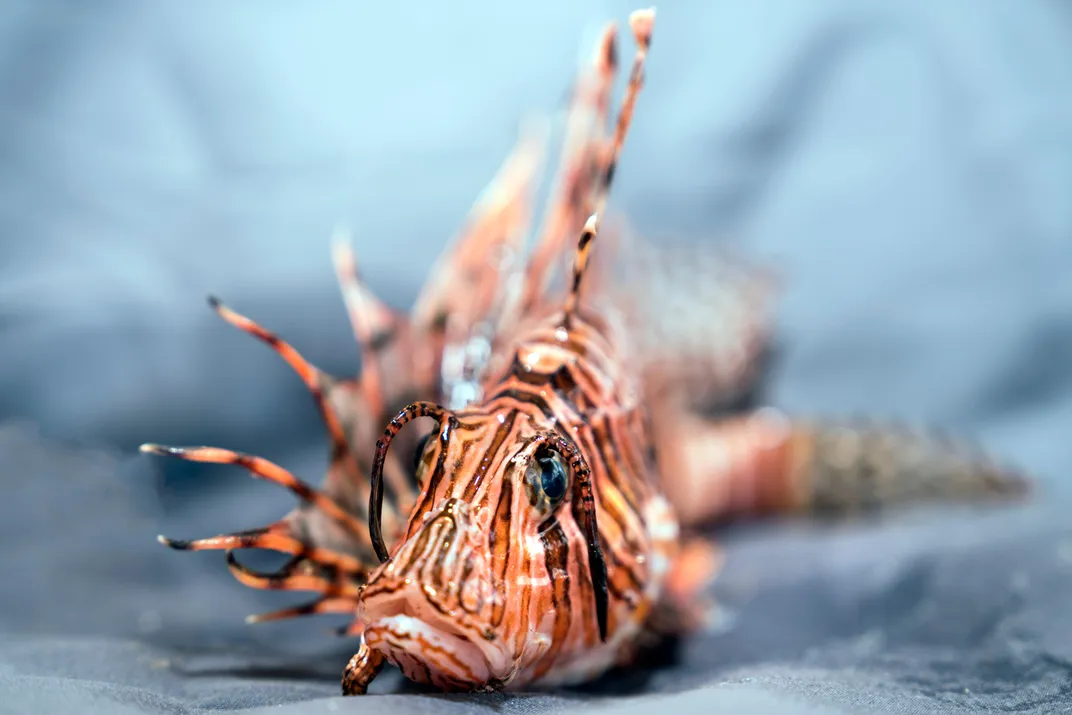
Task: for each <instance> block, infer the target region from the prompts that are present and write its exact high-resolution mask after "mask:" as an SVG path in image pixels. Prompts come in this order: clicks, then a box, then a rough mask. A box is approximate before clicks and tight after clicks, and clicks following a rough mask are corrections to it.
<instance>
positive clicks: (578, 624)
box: [142, 9, 1027, 694]
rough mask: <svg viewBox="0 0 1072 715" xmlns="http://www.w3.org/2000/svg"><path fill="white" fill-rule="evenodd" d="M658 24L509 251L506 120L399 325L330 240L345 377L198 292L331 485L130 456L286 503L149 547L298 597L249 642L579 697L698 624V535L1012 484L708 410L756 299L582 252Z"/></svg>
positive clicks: (598, 84)
mask: <svg viewBox="0 0 1072 715" xmlns="http://www.w3.org/2000/svg"><path fill="white" fill-rule="evenodd" d="M654 20H655V13H654V10H652V9H647V10H639V11H636V12H634V13H633V14H632V15H631V16H630V18H629V26H630V28H631V30H632V35H633V37H634V38H635V43H636V52H635V56H634V58H633V61H632V67H631V71H630V74H629V78H628V85H627V88H626V90H625V94H624V96H623V98H622V101H621V105H620V109H619V111H618V112H617V119H616V121H612V119H611V117H610V110H609V108H610V104H611V94H612V89H613V84H614V80H615V78H616V75H617V71H618V62H619V60H618V52H617V43H618V40H617V30H616V27H615V25H614V24H613V23H611V24H609V25H608V26H607V27H606V28H605V30H604V31H603V32H602V34H601V36H600V39H599V41H598V45H597V48H596V52H595V54H594V60H593V61H592V63H591V64H589V65H587V66H586V67H585V68H583V71H582V72H581V73H580V75H579V77H578V78H577V79H576V82H575V84H574V86H573V90H572V95H571V99H570V107H569V112H568V115H567V126H566V128H567V132H566V136H565V140H564V148H563V151H562V155H561V159H560V162H561V163H560V166H559V174H558V181H557V186H556V187H555V191H554V194H553V196H552V201H551V202H550V207H549V210H548V211H547V212H546V215H545V217H544V220H543V223H542V225H541V226H540V227H539V230H538V231H537V236H536V240H535V242H534V245H533V247H532V249H531V250H530V251H528V252H525V251H524V248H525V245H524V241H525V239H526V237H527V234H528V232H529V225H530V222H531V218H532V214H533V204H534V198H533V195H534V193H535V187H536V185H537V183H538V178H539V176H540V174H541V170H542V164H543V162H542V155H543V152H544V146H545V141H546V127H545V125H543V124H539V123H533V124H530V125H527V126H526V127H525V130H524V131H523V132H522V135H521V139H520V141H519V142H518V144H517V146H516V148H515V149H514V151H513V153H512V154H511V155H510V157H509V158H508V160H507V161H506V163H505V164H504V166H503V167H502V169H501V170H500V172H499V174H498V175H497V177H496V178H495V180H494V181H493V182H492V183H491V185H490V186H489V188H488V189H487V190H485V192H484V194H483V195H482V196H481V198H480V199H479V200H478V201H477V203H476V204H475V206H474V208H473V209H472V211H471V213H470V216H469V218H468V221H467V224H466V226H465V228H464V230H463V231H462V232H461V234H460V236H459V237H458V238H457V239H456V240H455V241H454V244H453V249H452V250H450V251H448V252H447V253H446V254H444V256H443V257H441V259H440V261H439V262H438V264H437V265H436V267H435V268H434V271H433V273H432V279H431V280H430V281H429V282H428V284H427V285H426V286H425V287H424V288H423V289H422V291H421V293H420V294H419V295H418V298H417V301H416V303H415V305H414V307H413V309H412V310H411V311H409V312H408V314H403V313H401V312H399V311H395V310H392V309H391V308H389V307H387V306H386V305H385V304H384V303H382V302H380V301H379V300H378V299H377V298H376V297H375V296H374V295H373V294H372V292H371V291H370V290H369V289H368V288H367V287H366V285H365V284H364V283H363V282H362V281H361V280H360V279H359V277H358V272H357V269H356V264H355V261H354V257H353V254H352V253H351V251H350V249H349V247H348V243H346V242H342V241H337V242H336V243H335V250H334V261H335V265H336V270H337V273H338V277H339V281H340V284H341V288H342V293H343V297H344V300H345V303H346V305H347V308H348V312H349V316H350V319H351V322H352V326H353V330H354V332H355V334H356V338H357V341H358V343H359V346H360V348H361V351H362V353H361V354H362V369H361V371H360V374H359V376H358V377H356V378H353V379H346V380H343V379H336V378H334V377H331V376H329V375H327V374H325V373H323V372H321V371H320V370H318V369H317V368H315V367H314V366H312V365H310V364H309V363H308V362H307V361H306V360H304V359H303V358H302V357H301V356H300V355H299V353H298V352H297V351H296V350H295V349H294V348H293V347H291V346H290V345H289V344H287V343H286V342H284V341H283V340H282V339H281V338H279V337H278V336H276V335H274V334H272V333H271V332H269V331H268V330H265V329H264V328H262V327H261V326H259V325H258V324H256V323H254V322H253V321H252V320H250V319H248V318H246V317H243V316H242V315H239V314H238V313H236V312H234V311H232V310H230V309H229V308H227V307H225V306H224V305H223V304H221V303H220V302H219V301H218V300H216V299H214V298H210V303H211V305H212V306H213V307H214V309H215V310H216V311H217V312H218V313H219V315H220V316H221V317H222V318H223V319H224V320H226V321H228V322H229V323H231V324H233V325H235V326H236V327H238V328H239V329H241V330H243V331H245V332H247V333H250V334H252V335H254V336H255V337H257V338H259V339H260V340H262V341H264V342H266V343H267V344H268V345H270V346H271V347H272V348H274V349H275V351H277V352H278V353H279V354H280V355H281V356H282V357H283V359H284V360H286V361H287V362H288V363H289V364H290V365H291V366H292V367H293V369H294V370H295V371H296V372H297V374H298V375H299V376H300V377H301V379H302V380H303V381H304V382H305V384H306V385H307V386H308V388H309V390H310V391H311V392H312V394H313V396H314V398H315V400H316V403H317V405H319V407H320V411H321V413H322V416H323V419H324V422H325V424H326V426H327V430H328V432H329V434H330V438H331V459H330V468H329V471H328V474H327V476H326V479H325V481H324V484H323V486H322V488H320V489H317V488H314V487H312V486H309V485H307V484H306V483H304V482H302V481H300V480H299V479H298V478H297V477H295V476H293V475H292V474H291V473H290V472H288V471H287V470H286V469H284V468H283V467H281V466H278V465H276V464H273V463H271V462H269V461H267V460H265V459H263V458H260V457H256V456H251V455H247V454H241V453H237V452H233V451H228V450H224V449H218V448H211V447H196V448H193V447H192V448H178V447H161V446H158V445H152V444H147V445H143V447H142V450H143V451H145V452H150V453H156V454H171V455H174V456H177V457H180V458H182V459H186V460H192V461H195V462H211V463H229V464H238V465H241V466H243V467H245V468H246V469H247V470H249V471H250V472H251V473H252V474H253V475H255V476H257V477H260V478H262V479H266V480H268V481H271V482H275V483H276V484H279V485H281V486H283V487H285V488H286V489H288V490H290V491H291V492H293V493H294V494H295V495H297V497H298V498H299V499H300V506H298V507H297V508H295V509H294V510H293V511H291V512H290V513H289V514H287V515H286V516H285V517H284V518H282V519H280V520H279V521H277V522H275V523H273V524H271V525H269V526H266V527H263V528H259V529H253V530H249V531H242V532H238V533H232V534H226V535H221V536H216V537H213V538H206V539H200V540H196V541H178V540H171V539H167V538H165V537H163V536H161V537H160V541H161V542H162V543H164V544H165V545H167V546H170V547H171V548H174V549H181V550H203V549H221V550H224V551H225V552H226V560H227V564H228V566H229V568H230V570H231V571H232V573H233V574H234V576H235V577H236V578H237V579H238V580H239V581H240V582H242V583H243V584H246V585H248V586H251V587H254V588H261V589H279V590H301V591H311V592H315V593H317V594H319V595H318V597H317V598H316V599H315V600H313V601H312V602H310V603H307V604H305V605H301V606H297V607H292V608H287V609H283V610H280V611H276V612H273V613H268V614H262V615H259V616H251V617H250V618H249V620H250V621H251V622H258V621H269V620H275V619H282V618H290V617H295V616H301V615H309V614H325V613H341V614H348V615H349V616H350V617H351V618H352V620H351V621H350V623H349V625H348V626H345V627H344V628H343V629H342V630H341V633H343V634H345V635H348V636H351V637H355V638H357V639H358V642H359V645H358V648H357V653H356V655H354V656H353V658H352V659H351V661H350V662H349V664H348V665H347V666H346V668H345V670H344V673H343V692H344V693H345V694H360V693H364V692H366V690H367V687H368V685H369V683H370V682H371V681H372V680H373V679H374V678H375V676H376V674H377V673H378V672H380V670H381V668H382V667H383V666H384V664H385V663H386V662H390V663H392V664H394V665H395V666H397V667H398V668H400V669H401V671H402V672H403V674H404V675H405V676H406V677H408V678H409V679H411V680H413V681H417V682H419V683H425V684H431V685H433V686H435V687H438V688H441V689H445V690H467V691H474V690H506V689H509V690H517V689H522V688H527V687H550V686H556V685H559V686H560V685H569V684H578V683H581V682H584V681H587V680H590V679H592V678H595V677H596V676H598V675H600V674H601V673H603V672H605V671H607V670H608V669H610V668H612V667H615V666H624V665H628V664H629V663H630V662H631V661H632V660H633V658H634V657H635V655H636V654H637V653H638V652H639V650H640V649H642V648H643V647H645V646H646V645H649V644H651V643H652V642H653V639H655V638H658V637H661V636H665V635H673V634H679V635H685V634H688V633H690V632H694V631H695V630H696V629H697V628H699V627H701V626H702V625H703V624H704V623H705V622H706V621H705V618H706V614H708V613H709V612H710V610H709V606H710V603H709V601H708V597H707V596H706V592H707V586H708V584H709V583H710V582H711V581H712V579H713V578H714V577H715V575H716V574H717V573H718V571H719V567H720V564H721V557H720V555H719V553H720V552H719V551H718V550H717V548H716V546H715V545H714V544H713V542H711V541H710V540H709V539H708V538H706V537H705V531H704V530H703V527H705V526H707V525H711V524H712V523H714V522H716V521H719V520H724V519H727V518H730V517H742V516H755V515H759V514H787V513H791V512H796V513H808V514H818V513H846V512H854V511H857V512H858V511H861V510H865V509H869V508H873V507H878V506H882V505H887V504H893V503H904V502H908V501H913V500H915V501H920V500H934V499H937V498H946V499H960V500H968V499H977V498H982V497H1000V496H1010V495H1013V494H1019V493H1022V492H1023V491H1024V490H1025V487H1026V486H1027V482H1026V480H1024V479H1022V478H1020V477H1019V476H1018V475H1017V474H1016V473H1014V472H1012V471H1007V470H1004V469H1003V468H999V467H997V466H995V465H994V464H993V463H992V462H991V461H990V460H989V459H987V458H985V457H984V456H981V455H978V454H977V453H976V452H975V451H974V450H965V449H961V448H958V447H957V445H955V444H953V443H952V442H950V441H948V440H946V439H944V438H941V437H938V436H937V435H935V434H931V433H929V432H918V431H910V430H907V429H902V428H899V427H896V426H892V425H887V426H883V425H880V424H876V423H866V424H856V423H852V422H847V421H846V422H829V423H828V422H818V421H804V420H797V419H790V418H788V417H787V416H785V415H783V414H782V413H780V412H778V411H776V410H774V409H773V408H769V407H764V408H760V409H757V410H755V411H750V412H746V413H744V414H740V413H737V414H731V415H727V414H726V412H725V411H723V412H722V413H721V415H720V416H716V417H709V416H707V415H709V414H715V413H714V412H712V410H711V408H712V406H717V405H719V404H728V403H731V402H732V401H733V398H734V396H736V395H740V394H741V393H742V392H744V391H746V390H747V389H748V387H749V386H750V385H751V384H752V383H753V382H754V381H755V380H756V379H757V378H756V375H757V373H758V372H759V370H758V368H757V366H758V365H759V364H760V363H761V360H760V357H761V354H762V352H763V351H764V349H765V347H766V345H767V344H768V342H769V335H768V333H769V331H770V329H769V320H768V317H767V312H768V309H769V305H770V303H771V299H772V297H773V295H774V293H775V292H776V286H777V281H776V280H774V278H773V277H772V275H771V274H770V273H768V272H766V271H763V270H760V269H758V268H752V267H748V266H746V265H745V264H744V263H742V262H734V261H732V260H729V259H728V257H721V256H720V257H717V260H707V261H705V260H703V256H686V255H681V256H677V257H676V258H674V257H673V256H672V255H671V253H670V252H669V251H668V249H667V250H664V249H656V248H655V247H653V246H651V245H646V244H645V243H643V242H642V241H639V240H638V239H637V238H636V236H635V235H633V234H631V233H630V232H629V231H628V230H627V228H626V227H625V225H624V223H623V222H618V223H616V224H613V225H612V222H608V223H607V226H606V227H605V228H604V230H603V231H602V232H601V224H602V218H603V215H604V213H605V209H606V205H607V199H608V194H609V189H610V187H611V183H612V181H613V179H614V175H615V169H616V168H617V166H618V160H619V156H620V153H621V150H622V146H623V143H624V140H625V137H626V134H627V132H628V130H629V128H630V124H631V122H632V119H633V113H634V105H635V102H636V100H637V96H638V94H639V93H640V91H641V88H642V85H643V84H644V80H645V61H646V58H647V54H648V50H649V47H650V45H651V36H652V28H653V24H654ZM578 237H579V238H578ZM600 252H602V254H601V253H600ZM600 255H602V258H600ZM521 258H524V260H519V259H521ZM590 258H591V259H592V260H591V261H590ZM623 275H625V276H626V278H623V277H622V276H623ZM410 423H414V427H412V428H411V429H409V430H405V429H404V427H405V426H407V425H409V424H410ZM384 424H386V425H387V426H386V429H385V430H383V432H382V433H381V434H378V433H379V431H380V429H382V426H383V425H384ZM417 425H423V426H422V427H420V428H418V427H417ZM392 446H393V447H394V449H393V450H392V449H389V448H390V447H392ZM251 548H252V549H267V550H273V551H276V552H282V553H284V554H288V555H289V556H290V557H291V558H290V559H289V561H287V563H286V564H285V565H284V566H283V567H282V568H281V569H280V570H278V571H276V572H273V573H261V572H257V571H254V570H253V569H251V568H249V567H247V566H245V565H243V564H241V563H240V562H239V561H238V560H237V558H236V557H235V551H236V550H240V549H251Z"/></svg>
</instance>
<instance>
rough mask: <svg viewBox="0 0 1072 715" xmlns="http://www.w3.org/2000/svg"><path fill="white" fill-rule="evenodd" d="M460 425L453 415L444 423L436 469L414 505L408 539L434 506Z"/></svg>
mask: <svg viewBox="0 0 1072 715" xmlns="http://www.w3.org/2000/svg"><path fill="white" fill-rule="evenodd" d="M460 425H461V423H459V421H458V419H457V418H456V417H454V416H453V415H451V416H450V417H448V418H447V420H446V424H445V425H443V431H442V432H440V433H439V456H438V457H437V458H436V465H435V469H433V470H432V475H431V476H430V477H429V478H428V483H427V484H426V485H425V486H424V493H423V495H422V496H421V499H420V501H419V502H418V503H417V505H416V507H414V510H413V513H412V514H411V515H410V522H409V523H410V526H409V530H408V532H407V534H406V538H407V539H408V538H409V537H411V536H412V535H413V533H414V531H415V530H416V529H419V528H420V525H421V517H422V516H423V515H424V514H426V513H427V512H428V511H430V510H431V508H432V503H433V500H434V499H435V494H436V491H438V489H439V482H441V481H442V480H443V474H444V472H445V471H446V461H447V451H448V449H449V447H450V438H451V436H452V435H453V434H454V431H455V430H456V429H459V428H460Z"/></svg>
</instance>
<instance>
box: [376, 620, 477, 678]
mask: <svg viewBox="0 0 1072 715" xmlns="http://www.w3.org/2000/svg"><path fill="white" fill-rule="evenodd" d="M365 640H366V642H367V643H368V645H369V646H370V647H372V648H375V649H376V650H378V651H380V652H381V653H383V654H384V655H385V656H386V657H387V659H388V660H389V661H391V662H392V663H394V665H395V666H397V667H398V668H399V669H400V670H401V671H402V673H403V674H404V675H405V676H406V677H407V678H408V679H409V680H412V681H414V682H417V683H423V684H428V685H433V686H435V687H437V688H440V689H442V690H460V691H468V690H474V689H479V688H480V687H482V686H485V685H488V684H489V682H493V681H494V679H493V677H492V674H491V673H490V672H489V669H488V662H487V660H486V659H485V657H484V654H483V653H482V652H481V651H480V649H479V646H477V645H476V644H474V643H473V642H471V641H469V640H467V639H464V638H461V637H458V636H455V635H452V634H450V633H448V632H446V631H445V630H443V629H440V628H437V627H435V626H434V625H432V624H429V623H427V622H425V621H422V620H418V619H416V618H412V617H410V616H391V617H386V618H380V619H378V620H376V621H375V622H373V623H371V624H369V626H368V627H367V628H366V629H365Z"/></svg>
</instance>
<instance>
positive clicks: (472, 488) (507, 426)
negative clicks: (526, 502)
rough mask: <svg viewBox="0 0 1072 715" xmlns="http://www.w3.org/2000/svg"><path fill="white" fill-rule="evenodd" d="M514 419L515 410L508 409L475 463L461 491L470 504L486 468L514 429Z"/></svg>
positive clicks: (489, 466) (515, 417)
mask: <svg viewBox="0 0 1072 715" xmlns="http://www.w3.org/2000/svg"><path fill="white" fill-rule="evenodd" d="M516 421H517V410H510V412H509V414H507V416H506V419H505V421H503V422H502V423H500V424H499V427H498V429H496V430H495V435H494V436H493V437H492V440H491V445H490V446H489V447H488V448H487V449H486V450H484V454H483V456H482V457H481V458H480V462H479V463H478V464H477V467H476V471H475V472H474V473H473V476H472V478H471V479H470V480H469V483H468V484H466V485H465V492H464V493H463V495H462V498H463V499H464V500H465V501H467V502H469V503H470V504H471V503H472V502H473V500H474V499H475V498H476V493H477V491H479V489H480V486H481V484H482V483H483V481H484V477H485V476H487V473H488V469H490V468H491V463H492V462H493V461H494V460H495V458H496V457H498V456H499V451H500V450H501V449H502V446H503V443H504V442H505V441H506V438H507V437H508V436H510V434H511V433H512V432H513V431H514V423H515V422H516Z"/></svg>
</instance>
